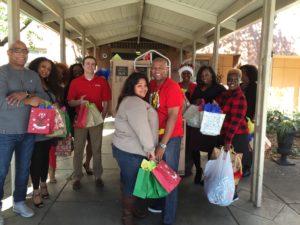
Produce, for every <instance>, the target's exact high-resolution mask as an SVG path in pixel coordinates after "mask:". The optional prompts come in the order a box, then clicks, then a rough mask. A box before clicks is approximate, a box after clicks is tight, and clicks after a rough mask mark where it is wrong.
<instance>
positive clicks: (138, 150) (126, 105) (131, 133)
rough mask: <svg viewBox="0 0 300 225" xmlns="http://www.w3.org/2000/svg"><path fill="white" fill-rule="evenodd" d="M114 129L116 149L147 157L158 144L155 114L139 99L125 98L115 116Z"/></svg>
mask: <svg viewBox="0 0 300 225" xmlns="http://www.w3.org/2000/svg"><path fill="white" fill-rule="evenodd" d="M115 129H116V130H115V133H114V136H113V144H114V145H115V146H116V147H117V148H119V149H121V150H123V151H126V152H129V153H133V154H138V155H143V156H147V152H151V151H154V150H155V147H156V145H157V142H158V116H157V112H156V111H155V109H154V108H153V107H152V106H151V105H150V104H149V103H147V102H145V101H144V100H143V99H141V98H139V97H136V96H129V97H126V98H124V99H123V100H122V102H121V104H120V106H119V109H118V112H117V114H116V119H115Z"/></svg>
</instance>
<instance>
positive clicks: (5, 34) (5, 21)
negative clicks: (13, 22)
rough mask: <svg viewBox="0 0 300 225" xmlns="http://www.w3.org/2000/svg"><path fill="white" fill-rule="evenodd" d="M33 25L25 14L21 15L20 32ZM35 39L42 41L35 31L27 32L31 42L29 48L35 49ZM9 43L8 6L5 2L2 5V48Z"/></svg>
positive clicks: (0, 30)
mask: <svg viewBox="0 0 300 225" xmlns="http://www.w3.org/2000/svg"><path fill="white" fill-rule="evenodd" d="M31 23H32V19H31V18H29V17H28V16H26V15H24V14H22V13H21V14H20V27H21V28H20V32H22V31H23V30H25V29H26V28H27V27H28V26H29V24H31ZM33 38H38V39H40V40H41V39H42V37H40V36H39V35H38V34H37V33H35V32H34V31H28V32H27V39H28V42H29V48H30V49H34V48H35V47H34V43H33ZM7 42H8V17H7V5H6V4H5V3H3V2H1V3H0V47H2V46H4V45H5V44H6V43H7Z"/></svg>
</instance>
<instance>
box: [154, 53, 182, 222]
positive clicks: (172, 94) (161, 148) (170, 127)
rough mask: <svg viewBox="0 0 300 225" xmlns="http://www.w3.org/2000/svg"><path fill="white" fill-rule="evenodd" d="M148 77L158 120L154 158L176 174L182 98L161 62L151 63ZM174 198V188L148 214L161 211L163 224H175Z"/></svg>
mask: <svg viewBox="0 0 300 225" xmlns="http://www.w3.org/2000/svg"><path fill="white" fill-rule="evenodd" d="M151 74H152V76H153V78H154V80H152V81H151V83H150V87H151V97H150V103H151V104H152V106H153V107H154V108H155V109H156V110H157V113H158V119H159V140H160V142H159V144H158V146H157V147H156V150H155V155H156V158H157V160H161V159H163V160H165V162H166V163H167V164H168V165H169V166H170V167H171V168H172V169H173V170H174V171H177V170H178V164H179V152H180V143H181V137H182V135H183V127H182V106H183V102H184V96H183V93H182V91H181V89H180V87H179V85H178V83H177V82H175V81H174V80H172V79H170V78H168V74H169V70H168V67H167V61H166V60H165V59H163V58H156V59H154V60H153V62H152V65H151ZM177 195H178V190H177V188H176V189H174V190H173V191H172V192H171V193H170V194H169V195H168V196H167V197H166V198H165V199H161V200H159V201H158V202H156V204H155V205H153V206H151V207H149V211H151V212H160V211H161V210H162V212H163V224H173V223H175V216H176V208H177Z"/></svg>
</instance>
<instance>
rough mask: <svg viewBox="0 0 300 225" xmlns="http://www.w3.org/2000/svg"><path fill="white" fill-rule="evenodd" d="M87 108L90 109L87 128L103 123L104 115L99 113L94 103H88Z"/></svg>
mask: <svg viewBox="0 0 300 225" xmlns="http://www.w3.org/2000/svg"><path fill="white" fill-rule="evenodd" d="M87 107H88V109H89V112H88V117H87V122H86V127H94V126H98V125H99V124H101V123H103V118H102V115H101V113H100V112H99V111H98V109H97V107H96V105H95V104H94V103H88V105H87Z"/></svg>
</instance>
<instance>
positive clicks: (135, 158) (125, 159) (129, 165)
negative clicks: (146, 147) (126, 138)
mask: <svg viewBox="0 0 300 225" xmlns="http://www.w3.org/2000/svg"><path fill="white" fill-rule="evenodd" d="M112 151H113V157H114V158H115V159H116V160H117V162H118V165H119V167H120V170H121V172H120V180H121V184H122V191H123V193H124V194H126V195H128V196H132V193H133V190H134V186H135V181H136V178H137V174H138V171H139V168H140V167H141V163H142V161H143V159H145V157H144V156H142V155H136V154H132V153H129V152H125V151H123V150H121V149H119V148H117V147H116V146H114V145H112Z"/></svg>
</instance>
